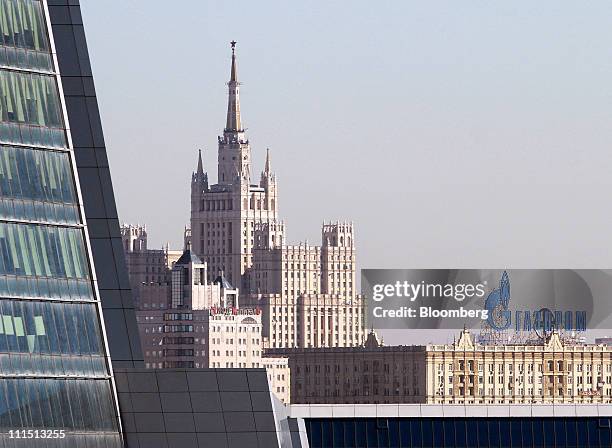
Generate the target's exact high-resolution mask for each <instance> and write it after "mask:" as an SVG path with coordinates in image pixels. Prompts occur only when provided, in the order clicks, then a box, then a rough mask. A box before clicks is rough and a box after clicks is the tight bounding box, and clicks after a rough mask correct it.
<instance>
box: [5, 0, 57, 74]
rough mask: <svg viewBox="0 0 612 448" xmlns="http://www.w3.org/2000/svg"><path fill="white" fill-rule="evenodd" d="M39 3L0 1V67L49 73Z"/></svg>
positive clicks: (47, 41) (45, 35)
mask: <svg viewBox="0 0 612 448" xmlns="http://www.w3.org/2000/svg"><path fill="white" fill-rule="evenodd" d="M49 48H50V47H49V39H48V37H47V27H46V23H45V19H44V15H43V7H42V3H41V1H40V0H3V1H2V2H0V65H6V66H12V67H19V68H27V69H38V70H46V71H51V70H52V60H51V54H50V51H49Z"/></svg>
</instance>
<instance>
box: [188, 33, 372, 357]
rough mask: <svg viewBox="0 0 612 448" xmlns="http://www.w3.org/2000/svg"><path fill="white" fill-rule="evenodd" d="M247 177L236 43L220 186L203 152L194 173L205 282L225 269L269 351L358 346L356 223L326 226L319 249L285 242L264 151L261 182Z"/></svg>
mask: <svg viewBox="0 0 612 448" xmlns="http://www.w3.org/2000/svg"><path fill="white" fill-rule="evenodd" d="M252 173H253V167H252V156H251V147H250V144H249V140H248V138H247V137H246V134H245V130H244V126H243V122H242V117H241V113H240V83H239V82H238V74H237V62H236V54H235V48H234V45H233V46H232V59H231V71H230V80H229V83H228V108H227V116H226V124H225V128H224V130H223V135H222V136H220V137H219V139H218V160H217V183H216V184H210V183H209V179H208V173H207V172H206V171H205V169H204V166H203V162H202V155H201V153H200V154H199V157H198V164H197V168H196V171H195V172H194V173H192V176H191V241H192V248H193V251H194V252H195V253H196V254H197V255H198V256H199V257H200V258H201V259H202V260H203V262H205V263H207V265H208V267H209V269H208V276H209V280H211V279H213V278H215V277H216V276H217V275H218V274H219V273H220V272H223V274H224V276H225V277H226V278H227V279H228V280H229V281H230V282H231V283H232V284H234V285H237V286H239V288H240V290H241V298H240V300H241V303H242V304H243V305H246V306H255V307H259V308H261V309H262V310H263V335H264V339H265V344H266V346H269V347H317V346H321V347H328V346H341V347H344V346H356V345H360V344H362V343H363V338H364V315H365V311H364V309H365V308H364V307H365V303H364V300H363V298H362V297H361V296H359V295H358V294H357V284H356V255H355V235H354V227H353V224H352V223H348V222H340V221H337V222H333V223H332V222H330V223H325V224H323V226H322V229H321V244H320V245H309V244H308V243H301V244H296V245H291V244H287V238H286V229H285V224H284V223H283V222H282V221H281V220H279V213H278V207H279V196H278V184H277V180H276V175H275V174H274V173H273V171H272V166H271V157H270V151H269V150H267V151H266V156H265V164H264V169H263V171H262V172H261V176H260V179H259V182H258V183H253V182H252Z"/></svg>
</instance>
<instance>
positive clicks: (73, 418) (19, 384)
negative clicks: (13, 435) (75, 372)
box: [0, 378, 117, 437]
mask: <svg viewBox="0 0 612 448" xmlns="http://www.w3.org/2000/svg"><path fill="white" fill-rule="evenodd" d="M112 403H113V399H112V393H111V388H110V382H109V381H108V380H100V379H86V380H85V379H61V380H60V379H42V378H35V379H14V378H10V379H9V378H0V430H2V432H3V433H6V432H7V431H8V430H16V429H21V428H32V429H35V428H41V429H42V428H53V429H64V430H66V431H67V432H68V433H69V432H70V431H117V421H116V419H115V411H114V409H113V405H112ZM66 437H70V434H67V435H66Z"/></svg>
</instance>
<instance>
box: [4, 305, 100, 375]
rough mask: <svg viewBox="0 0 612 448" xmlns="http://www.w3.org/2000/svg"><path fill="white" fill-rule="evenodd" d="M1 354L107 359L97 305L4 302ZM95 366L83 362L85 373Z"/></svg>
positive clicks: (88, 361)
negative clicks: (102, 357) (104, 357)
mask: <svg viewBox="0 0 612 448" xmlns="http://www.w3.org/2000/svg"><path fill="white" fill-rule="evenodd" d="M0 353H23V354H29V355H36V354H45V355H74V356H88V357H90V356H103V353H104V351H103V346H102V341H101V329H100V325H99V323H98V319H97V309H96V305H95V304H93V303H72V302H52V301H34V300H8V299H2V300H0ZM23 359H25V358H23ZM75 362H76V361H75ZM92 362H93V361H90V360H87V361H83V363H82V364H81V365H82V366H83V367H82V368H83V369H84V370H83V372H82V373H86V371H87V370H91V366H92V364H91V363H92ZM87 363H89V364H87ZM3 373H4V372H2V371H0V375H2V374H3ZM57 374H59V372H57Z"/></svg>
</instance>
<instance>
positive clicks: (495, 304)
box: [485, 271, 512, 331]
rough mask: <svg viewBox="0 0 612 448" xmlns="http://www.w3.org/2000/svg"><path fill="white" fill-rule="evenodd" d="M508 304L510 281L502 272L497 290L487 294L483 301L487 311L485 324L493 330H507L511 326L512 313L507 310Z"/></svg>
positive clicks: (505, 273)
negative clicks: (487, 315)
mask: <svg viewBox="0 0 612 448" xmlns="http://www.w3.org/2000/svg"><path fill="white" fill-rule="evenodd" d="M509 303H510V279H509V278H508V273H507V272H506V271H504V273H503V274H502V276H501V279H500V280H499V288H496V289H494V290H493V291H491V292H490V293H489V295H488V296H487V299H486V300H485V308H486V309H487V310H488V311H489V317H488V318H487V323H488V324H489V326H490V327H491V328H493V329H494V330H498V331H502V330H507V329H508V328H509V327H510V325H511V324H512V313H511V312H510V310H509V309H508V304H509Z"/></svg>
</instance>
